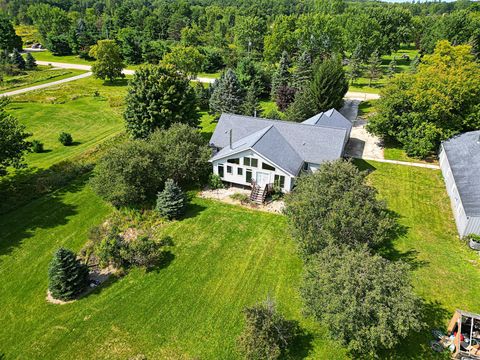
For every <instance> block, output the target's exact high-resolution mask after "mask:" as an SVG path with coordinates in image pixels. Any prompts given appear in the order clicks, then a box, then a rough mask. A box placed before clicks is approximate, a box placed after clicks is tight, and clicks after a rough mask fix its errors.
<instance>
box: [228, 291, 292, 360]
mask: <svg viewBox="0 0 480 360" xmlns="http://www.w3.org/2000/svg"><path fill="white" fill-rule="evenodd" d="M243 313H244V315H245V327H244V329H243V332H242V334H241V335H240V336H239V338H238V340H237V342H238V347H239V350H240V352H241V353H242V354H243V355H244V357H245V359H247V360H260V359H267V360H275V359H279V358H280V357H281V356H282V354H283V353H284V351H285V350H286V349H287V347H288V346H289V345H290V344H291V342H292V340H293V338H294V337H295V333H296V324H295V323H294V322H293V321H288V320H286V319H285V318H284V317H283V316H282V315H281V314H279V313H278V312H277V310H276V308H275V304H274V303H273V302H272V301H270V300H267V301H265V302H263V303H260V304H257V305H255V306H252V307H247V308H245V310H244V311H243Z"/></svg>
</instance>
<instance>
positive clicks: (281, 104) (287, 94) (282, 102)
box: [276, 85, 295, 111]
mask: <svg viewBox="0 0 480 360" xmlns="http://www.w3.org/2000/svg"><path fill="white" fill-rule="evenodd" d="M294 99H295V89H294V88H293V87H290V86H288V85H284V86H283V85H282V86H280V87H278V89H277V96H276V103H277V107H278V109H279V110H280V111H285V110H286V109H287V108H288V107H289V106H290V104H291V103H292V102H293V100H294Z"/></svg>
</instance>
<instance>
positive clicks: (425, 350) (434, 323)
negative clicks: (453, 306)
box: [379, 301, 452, 360]
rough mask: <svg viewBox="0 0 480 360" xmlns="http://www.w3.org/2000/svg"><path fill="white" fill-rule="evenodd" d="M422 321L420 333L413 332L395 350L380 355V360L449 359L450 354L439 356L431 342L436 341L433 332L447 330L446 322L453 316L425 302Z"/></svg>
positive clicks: (441, 308) (422, 305) (440, 307)
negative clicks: (423, 324) (422, 325)
mask: <svg viewBox="0 0 480 360" xmlns="http://www.w3.org/2000/svg"><path fill="white" fill-rule="evenodd" d="M420 313H421V315H422V320H423V322H424V323H425V326H424V327H423V329H422V330H421V331H419V332H413V333H411V334H410V335H409V336H407V338H405V339H404V340H403V341H401V342H400V344H398V345H397V346H396V347H395V348H393V349H390V350H384V351H383V352H381V353H380V356H379V358H380V359H388V360H397V359H414V360H416V359H418V360H423V359H448V358H449V354H447V353H442V354H439V353H437V352H434V351H433V350H432V349H431V347H430V341H432V340H434V337H433V335H432V330H435V329H440V330H442V331H443V330H445V324H446V320H447V319H448V318H449V317H450V316H451V315H452V314H451V313H450V312H449V311H448V310H446V309H445V308H444V307H442V305H441V304H440V303H439V302H437V301H435V302H427V301H424V302H423V303H422V304H421V306H420Z"/></svg>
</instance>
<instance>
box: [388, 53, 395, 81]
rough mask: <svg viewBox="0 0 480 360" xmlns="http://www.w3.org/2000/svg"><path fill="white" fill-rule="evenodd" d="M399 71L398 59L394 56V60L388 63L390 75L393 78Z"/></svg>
mask: <svg viewBox="0 0 480 360" xmlns="http://www.w3.org/2000/svg"><path fill="white" fill-rule="evenodd" d="M396 72H397V60H396V59H395V56H394V57H393V59H392V61H390V64H388V77H389V78H392V77H393V76H394V75H395V74H396Z"/></svg>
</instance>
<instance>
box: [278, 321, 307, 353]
mask: <svg viewBox="0 0 480 360" xmlns="http://www.w3.org/2000/svg"><path fill="white" fill-rule="evenodd" d="M292 322H293V323H294V326H295V328H296V331H297V333H296V335H295V338H294V339H293V341H292V343H291V345H290V346H289V347H288V349H287V351H286V352H285V353H284V354H283V356H282V357H281V359H285V360H287V359H289V360H290V359H295V360H301V359H305V358H307V357H308V355H309V354H310V352H311V351H312V350H313V345H312V342H313V339H314V336H313V334H311V333H309V332H307V331H306V330H305V329H302V328H301V327H300V325H299V323H298V322H297V321H294V320H292Z"/></svg>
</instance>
